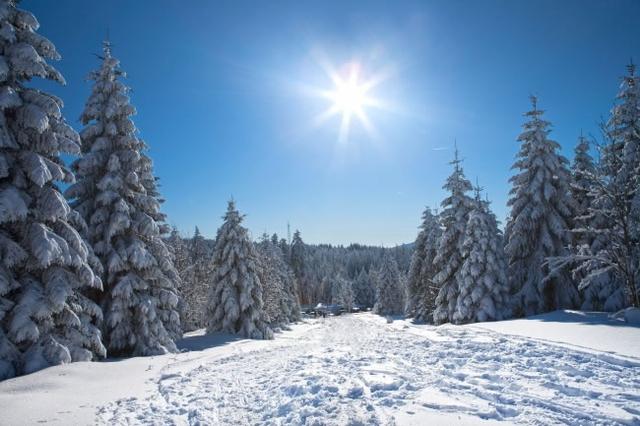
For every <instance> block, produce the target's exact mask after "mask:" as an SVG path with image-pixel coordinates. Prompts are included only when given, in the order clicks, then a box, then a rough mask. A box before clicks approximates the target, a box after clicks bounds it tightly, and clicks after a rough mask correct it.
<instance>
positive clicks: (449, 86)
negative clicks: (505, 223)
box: [21, 0, 640, 246]
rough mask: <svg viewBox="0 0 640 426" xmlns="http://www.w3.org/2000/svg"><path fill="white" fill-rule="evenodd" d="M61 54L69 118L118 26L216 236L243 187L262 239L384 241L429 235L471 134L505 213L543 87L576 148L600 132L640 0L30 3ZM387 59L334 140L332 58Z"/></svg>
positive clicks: (174, 163) (544, 102)
mask: <svg viewBox="0 0 640 426" xmlns="http://www.w3.org/2000/svg"><path fill="white" fill-rule="evenodd" d="M21 7H23V8H25V9H28V10H30V11H31V12H33V13H34V14H35V15H36V17H37V18H38V20H39V21H40V24H41V28H40V31H39V32H40V33H41V34H43V35H45V36H47V37H48V38H50V39H51V40H52V41H53V42H54V43H55V44H56V46H57V48H58V50H59V51H60V53H61V54H62V56H63V59H62V60H61V61H60V62H58V63H57V64H56V66H57V67H58V69H59V70H60V71H61V72H62V73H63V75H64V76H65V78H66V79H67V86H65V87H60V86H56V85H52V84H44V85H42V84H40V85H41V86H44V87H46V88H47V89H48V90H50V91H52V92H54V93H55V94H57V95H58V96H60V97H62V98H63V100H64V101H65V110H64V112H65V114H66V117H67V119H68V121H69V122H70V123H71V124H72V125H74V126H75V127H76V128H79V123H78V120H77V118H78V117H79V116H80V112H81V111H82V107H83V104H84V102H85V100H86V98H87V96H88V94H89V91H90V86H89V84H88V83H87V82H86V81H85V77H86V75H87V73H88V72H89V71H90V70H91V69H94V68H95V67H96V66H97V65H98V60H97V58H96V57H95V56H94V54H95V53H99V52H100V46H101V41H102V40H103V38H104V36H105V33H106V28H107V27H108V28H109V31H110V37H111V40H112V42H113V44H114V55H115V56H117V57H118V58H119V59H120V60H121V63H122V67H123V69H124V70H125V71H126V72H127V73H128V79H127V84H128V85H130V86H131V87H132V88H133V92H132V102H133V104H134V105H135V106H136V107H137V109H138V116H137V117H136V118H135V122H136V125H137V126H138V128H139V129H140V134H141V136H142V137H143V139H144V140H145V141H146V142H147V144H148V145H149V146H150V155H151V157H152V158H153V160H154V163H155V171H156V174H157V175H158V176H159V177H160V178H161V183H162V188H161V190H162V193H163V195H164V197H165V198H166V203H165V204H164V211H165V212H166V213H167V215H168V218H169V222H170V223H171V224H174V225H176V226H177V227H178V228H179V229H180V230H181V231H182V232H183V233H185V234H191V233H192V232H193V228H194V226H196V225H198V226H199V227H200V229H201V231H202V232H203V233H204V234H205V235H207V236H209V237H213V236H214V235H215V231H216V229H217V228H218V226H219V225H220V223H221V216H222V214H223V213H224V210H225V208H226V201H227V199H229V197H231V196H233V197H234V198H235V199H236V201H237V205H238V207H239V209H240V210H241V211H242V212H243V213H245V214H246V215H247V216H246V224H247V226H248V227H249V228H250V230H251V232H252V233H253V235H254V236H255V237H257V236H258V235H259V234H261V233H262V232H264V231H268V232H270V233H271V232H278V233H279V234H281V235H284V234H286V224H287V221H289V222H290V223H291V227H292V229H295V228H299V229H300V230H301V232H302V236H303V239H305V241H307V242H314V243H317V242H327V243H338V244H340V243H341V244H347V243H350V242H360V243H366V244H384V245H386V246H390V245H394V244H397V243H404V242H410V241H412V240H413V239H414V238H415V235H416V232H417V226H418V225H419V223H420V215H421V212H422V210H423V209H424V207H425V206H426V205H430V206H435V205H436V204H438V203H439V202H440V200H441V199H442V197H443V196H444V192H443V191H442V189H441V186H442V184H443V183H444V180H445V178H446V177H447V176H448V175H449V173H450V166H449V164H448V161H449V160H450V159H451V157H452V155H453V150H452V147H453V142H454V139H455V140H457V143H458V147H459V149H460V151H461V154H462V156H463V158H464V159H465V161H464V169H465V172H466V174H467V176H468V177H469V178H470V179H472V180H474V181H475V179H476V178H477V179H478V180H479V182H480V185H481V186H483V187H484V188H485V190H486V191H487V192H488V195H489V197H490V199H491V200H492V201H493V208H494V210H495V211H496V214H497V215H498V217H499V218H500V219H501V220H504V218H506V216H507V207H506V201H507V196H508V190H509V186H508V181H507V180H508V177H509V176H510V174H511V171H510V167H511V164H512V163H513V159H514V156H515V154H516V152H517V150H518V144H517V142H516V137H517V135H518V133H519V131H520V126H521V124H522V122H523V118H522V113H523V112H525V111H526V110H527V109H528V108H529V100H528V96H529V95H530V94H532V93H533V94H536V95H537V96H538V97H539V104H540V106H541V107H542V108H543V109H545V110H547V119H548V120H550V121H551V122H552V123H553V125H554V131H553V133H552V136H553V138H554V139H556V140H557V141H558V142H560V143H561V145H562V146H563V150H564V153H565V154H566V155H567V156H569V157H571V156H572V155H571V153H572V149H573V145H574V143H575V141H576V137H577V136H578V135H579V133H580V131H581V130H582V131H583V132H585V133H593V134H596V135H597V134H598V122H599V121H600V120H601V118H602V117H605V116H606V114H607V112H608V110H609V108H610V107H611V105H612V102H613V99H614V96H615V94H616V91H617V87H618V83H619V77H620V76H621V75H623V73H624V72H625V65H626V64H627V63H628V62H629V59H630V58H631V57H634V58H636V61H637V62H640V26H638V24H637V20H638V17H640V2H638V1H635V0H617V1H604V0H603V1H587V0H582V1H562V2H560V1H555V0H549V1H506V0H504V1H420V2H412V1H400V2H398V1H396V2H393V1H389V2H375V1H361V2H360V1H353V2H344V1H323V2H300V1H291V2H282V1H275V2H257V1H256V2H243V1H229V2H222V1H204V0H190V1H188V2H181V1H176V0H156V1H153V2H150V1H127V0H110V1H102V0H65V1H62V0H61V1H55V2H54V1H49V0H24V1H23V2H22V6H21ZM319 57H324V58H327V59H328V60H329V61H330V62H331V63H332V64H333V65H334V66H335V67H337V68H338V69H343V68H344V64H348V63H353V62H354V61H357V62H358V63H359V64H360V66H361V69H362V74H363V75H364V76H365V77H366V76H373V75H375V74H376V73H378V72H379V71H382V70H385V71H387V77H388V78H386V80H384V81H383V82H381V83H380V84H379V85H378V86H376V87H375V88H373V89H372V90H371V95H372V96H375V97H376V98H379V99H381V100H383V101H384V102H385V105H386V106H387V107H386V108H370V109H367V115H368V117H369V119H370V121H371V122H372V123H373V125H374V126H375V129H376V131H375V134H373V135H372V134H370V133H369V132H367V131H366V130H365V129H364V128H363V127H362V126H360V125H359V123H357V122H356V123H354V125H353V126H352V127H351V131H350V134H349V138H348V139H347V140H346V141H344V142H343V143H340V142H338V129H339V126H340V117H339V116H336V117H332V118H330V119H329V120H327V121H325V122H323V123H321V124H317V122H316V120H315V118H316V117H317V116H318V115H319V114H320V113H322V111H323V110H325V109H326V108H327V107H329V106H330V102H328V101H327V100H326V99H323V98H319V97H317V96H312V95H311V94H310V93H308V91H307V90H302V88H305V87H309V86H313V87H318V88H321V89H331V88H332V86H333V84H332V82H331V80H330V79H329V77H328V76H327V74H326V73H325V72H324V70H323V68H322V66H320V63H319V61H318V58H319Z"/></svg>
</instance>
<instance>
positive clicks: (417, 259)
mask: <svg viewBox="0 0 640 426" xmlns="http://www.w3.org/2000/svg"><path fill="white" fill-rule="evenodd" d="M441 234H442V230H441V229H440V224H439V222H438V217H437V216H436V215H434V214H433V213H432V212H431V209H430V208H428V207H427V208H426V209H425V211H424V213H423V214H422V225H421V226H420V233H419V234H418V237H417V238H416V241H415V244H414V249H413V256H412V258H411V265H410V267H409V276H408V280H407V309H406V310H407V315H409V316H412V317H414V318H415V319H416V320H417V321H428V320H430V319H431V316H432V314H433V309H434V305H435V299H436V296H437V294H438V288H437V287H436V286H435V284H434V283H433V278H434V275H435V269H434V265H433V260H434V259H435V257H436V254H437V250H438V243H439V241H440V235H441Z"/></svg>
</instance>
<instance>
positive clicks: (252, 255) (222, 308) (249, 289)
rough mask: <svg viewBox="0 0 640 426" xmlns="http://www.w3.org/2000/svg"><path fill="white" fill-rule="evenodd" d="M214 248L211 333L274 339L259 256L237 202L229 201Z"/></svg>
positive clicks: (208, 324)
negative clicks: (264, 302) (269, 324)
mask: <svg viewBox="0 0 640 426" xmlns="http://www.w3.org/2000/svg"><path fill="white" fill-rule="evenodd" d="M223 219H224V223H223V224H222V226H221V227H220V229H218V234H217V236H216V244H215V248H214V250H213V271H214V272H213V278H212V281H211V287H210V296H209V303H208V306H207V332H209V333H212V332H217V331H222V332H225V333H233V334H240V335H242V336H244V337H248V338H251V339H271V338H273V332H272V331H271V329H270V328H269V326H268V325H267V320H266V318H265V314H264V311H263V302H262V284H261V283H260V277H259V273H260V271H259V268H260V265H259V259H258V254H257V253H256V249H255V247H254V246H253V243H252V242H251V240H250V239H249V235H248V233H247V230H246V229H245V228H244V227H243V226H242V225H241V223H242V216H240V213H238V211H237V210H236V206H235V202H234V201H233V200H231V201H229V205H228V207H227V213H226V214H225V215H224V218H223Z"/></svg>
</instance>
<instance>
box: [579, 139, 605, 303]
mask: <svg viewBox="0 0 640 426" xmlns="http://www.w3.org/2000/svg"><path fill="white" fill-rule="evenodd" d="M574 152H575V155H574V159H573V163H572V165H571V177H572V182H571V194H572V197H573V200H574V202H575V215H574V221H573V226H574V228H573V246H572V248H573V256H576V257H577V258H584V259H587V258H589V257H590V256H591V254H592V253H594V252H599V251H600V248H601V247H604V246H606V245H607V244H608V242H609V241H610V240H609V238H608V236H606V235H605V234H598V233H596V232H594V231H595V230H596V229H598V228H601V227H602V225H604V224H606V223H608V220H607V219H606V218H605V217H603V216H602V215H601V214H599V213H597V212H595V210H594V207H595V206H594V195H595V192H594V189H595V188H594V186H595V184H596V182H595V181H596V179H600V176H599V174H600V173H599V171H598V169H597V168H596V165H595V163H594V161H593V158H592V157H591V155H590V153H589V141H588V140H587V138H586V137H584V136H582V135H581V136H580V137H579V138H578V143H577V144H576V147H575V151H574ZM598 269H599V265H597V264H596V263H595V262H589V261H586V260H581V261H577V262H575V263H574V269H573V279H574V280H575V282H576V283H579V284H580V286H579V288H581V290H582V300H583V302H582V309H584V310H604V309H605V305H606V304H607V303H606V302H607V299H608V298H609V296H610V295H611V293H612V290H611V288H612V284H613V282H614V281H615V280H614V279H613V278H614V275H613V274H611V273H598V277H597V278H595V277H590V278H589V280H588V285H582V283H583V280H584V279H585V278H586V277H587V276H589V275H590V274H591V273H592V272H594V271H597V270H598Z"/></svg>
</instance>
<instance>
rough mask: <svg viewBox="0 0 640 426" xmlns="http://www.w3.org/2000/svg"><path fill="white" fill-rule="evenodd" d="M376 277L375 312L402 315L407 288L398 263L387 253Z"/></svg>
mask: <svg viewBox="0 0 640 426" xmlns="http://www.w3.org/2000/svg"><path fill="white" fill-rule="evenodd" d="M375 277H376V304H375V306H374V307H373V312H375V313H376V314H378V315H400V314H402V313H403V311H404V305H405V288H404V283H403V282H402V279H401V277H400V271H399V270H398V263H397V262H396V261H395V259H394V258H393V256H392V255H391V254H390V253H389V252H388V251H387V252H385V254H384V256H383V258H382V264H381V265H380V270H379V271H378V272H377V274H376V275H375Z"/></svg>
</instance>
